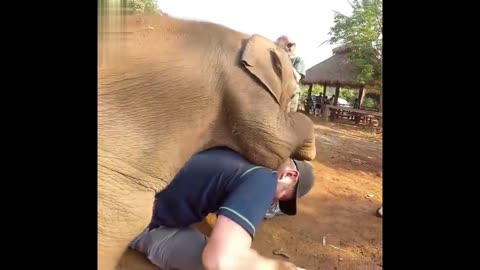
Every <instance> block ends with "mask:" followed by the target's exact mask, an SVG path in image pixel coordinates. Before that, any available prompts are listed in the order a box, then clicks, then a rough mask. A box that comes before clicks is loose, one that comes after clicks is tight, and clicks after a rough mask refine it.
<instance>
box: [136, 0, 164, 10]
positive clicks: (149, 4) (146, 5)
mask: <svg viewBox="0 0 480 270" xmlns="http://www.w3.org/2000/svg"><path fill="white" fill-rule="evenodd" d="M128 7H129V8H131V9H133V10H134V11H137V12H145V13H161V11H160V9H159V8H158V5H157V1H156V0H128Z"/></svg>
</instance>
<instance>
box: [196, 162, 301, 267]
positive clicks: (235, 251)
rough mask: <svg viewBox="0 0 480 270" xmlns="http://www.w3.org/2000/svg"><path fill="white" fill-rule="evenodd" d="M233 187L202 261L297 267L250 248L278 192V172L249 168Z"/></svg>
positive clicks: (210, 264) (218, 264) (222, 264)
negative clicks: (264, 255) (266, 256)
mask: <svg viewBox="0 0 480 270" xmlns="http://www.w3.org/2000/svg"><path fill="white" fill-rule="evenodd" d="M242 177H244V179H240V180H238V181H239V184H238V185H237V186H235V187H232V189H233V190H231V191H230V193H229V194H228V195H227V197H226V199H225V201H224V202H223V203H222V206H221V207H220V209H219V210H218V218H217V221H216V223H215V226H214V227H213V231H212V233H211V235H210V238H209V240H208V242H207V245H206V246H205V249H204V251H203V255H202V262H203V264H204V267H205V268H206V269H207V270H225V269H228V270H236V269H238V270H245V269H248V270H255V269H261V270H269V269H273V270H280V269H297V268H296V267H295V266H294V265H292V264H290V263H283V262H281V261H275V260H272V259H268V258H265V257H263V256H260V255H259V254H258V253H257V252H256V251H255V250H253V249H251V244H252V238H253V237H254V235H255V231H256V229H257V228H258V227H259V224H260V223H261V221H262V220H263V217H264V216H265V213H266V211H267V209H268V207H269V206H270V205H271V203H272V201H273V197H274V195H275V192H276V185H277V180H276V174H274V173H272V171H271V170H269V169H266V168H258V169H253V170H249V171H247V173H246V174H245V175H243V176H242Z"/></svg>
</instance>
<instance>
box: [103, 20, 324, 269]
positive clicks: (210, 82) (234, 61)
mask: <svg viewBox="0 0 480 270" xmlns="http://www.w3.org/2000/svg"><path fill="white" fill-rule="evenodd" d="M127 25H128V30H127V31H131V32H133V33H134V34H132V35H130V36H129V38H128V40H127V41H126V43H124V44H121V45H122V46H123V47H121V46H120V47H119V45H118V44H116V46H117V47H114V46H113V45H112V44H113V43H101V44H99V46H100V47H102V48H107V49H108V51H109V54H108V55H102V56H101V57H102V58H103V59H104V60H105V59H107V61H106V62H102V64H101V65H100V64H99V68H98V267H99V269H102V270H110V269H114V268H115V266H116V264H117V263H118V261H119V258H120V256H121V254H122V253H123V251H124V250H125V249H126V247H127V245H128V242H129V241H130V240H131V239H133V238H134V237H135V236H136V235H137V234H138V233H140V232H141V231H142V230H143V229H144V228H145V227H146V226H147V224H148V222H149V221H150V218H151V213H152V205H153V200H154V194H155V192H159V191H161V190H163V189H164V188H165V187H166V186H167V185H168V184H169V183H170V181H171V180H172V178H173V177H174V176H175V174H176V173H177V172H178V171H179V169H180V168H181V167H182V166H183V165H184V164H185V162H186V161H187V160H188V159H189V158H190V157H191V156H192V155H193V154H194V153H196V152H198V151H201V150H204V149H207V148H210V147H215V146H228V147H230V148H232V149H234V150H236V151H238V152H240V153H242V154H243V155H244V156H245V157H246V158H248V159H249V160H250V161H252V162H253V163H256V164H259V165H262V166H266V167H269V168H277V167H278V165H279V164H280V163H281V162H282V161H284V160H285V159H287V158H288V157H290V156H291V157H294V158H297V159H303V160H313V159H314V157H315V144H314V131H313V130H314V129H313V124H312V122H311V121H310V120H309V119H308V118H307V117H306V116H304V115H302V114H300V113H288V112H287V108H288V104H289V102H290V100H291V98H292V96H293V94H294V91H295V84H296V82H295V79H294V75H293V72H292V66H291V64H290V60H289V58H288V56H287V54H286V53H285V52H284V51H283V50H282V49H281V48H280V47H278V46H277V45H276V44H274V43H273V42H272V41H270V40H267V39H265V38H263V37H261V36H256V35H254V36H248V35H245V34H242V33H239V32H236V31H233V30H231V29H228V28H225V27H223V26H220V25H215V24H211V23H204V22H195V21H185V20H178V19H174V18H171V17H167V16H162V17H160V16H159V17H144V18H142V19H139V18H138V17H130V18H128V23H127ZM152 27H153V29H152ZM118 48H120V49H121V50H116V49H118ZM192 181H195V179H192Z"/></svg>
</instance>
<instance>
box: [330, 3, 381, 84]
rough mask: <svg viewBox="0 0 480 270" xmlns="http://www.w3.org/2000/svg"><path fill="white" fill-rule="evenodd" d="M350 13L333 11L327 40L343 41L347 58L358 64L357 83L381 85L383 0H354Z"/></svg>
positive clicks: (337, 42) (341, 42) (333, 41)
mask: <svg viewBox="0 0 480 270" xmlns="http://www.w3.org/2000/svg"><path fill="white" fill-rule="evenodd" d="M350 5H351V6H352V8H353V13H352V15H351V16H347V15H344V14H341V13H339V12H336V14H335V17H334V23H335V25H334V26H333V27H332V28H331V29H330V32H329V34H330V35H331V36H332V37H331V38H330V40H329V41H330V44H346V45H347V46H348V47H350V49H351V51H350V52H349V58H350V59H351V61H352V63H353V64H354V65H356V66H357V67H359V68H360V70H361V73H360V75H359V76H358V78H357V80H358V82H359V83H362V84H367V85H370V86H373V87H374V88H377V89H381V85H382V84H381V81H382V29H383V22H382V18H383V15H382V0H361V1H359V0H353V1H352V2H350Z"/></svg>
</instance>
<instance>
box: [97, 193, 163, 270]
mask: <svg viewBox="0 0 480 270" xmlns="http://www.w3.org/2000/svg"><path fill="white" fill-rule="evenodd" d="M154 194H155V193H154V192H150V191H138V190H137V191H134V190H132V189H131V188H130V189H129V188H125V187H113V186H109V187H108V188H106V187H101V186H100V185H99V191H98V228H97V230H98V251H97V255H98V269H100V270H113V269H116V267H117V265H118V262H119V261H120V258H121V256H122V254H123V253H124V251H125V250H126V248H127V247H128V244H129V243H130V241H132V240H133V239H134V238H135V237H136V236H137V235H138V234H140V233H141V232H142V231H143V230H144V229H145V228H146V227H147V226H148V223H149V222H150V219H151V217H152V207H153V202H154Z"/></svg>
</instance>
